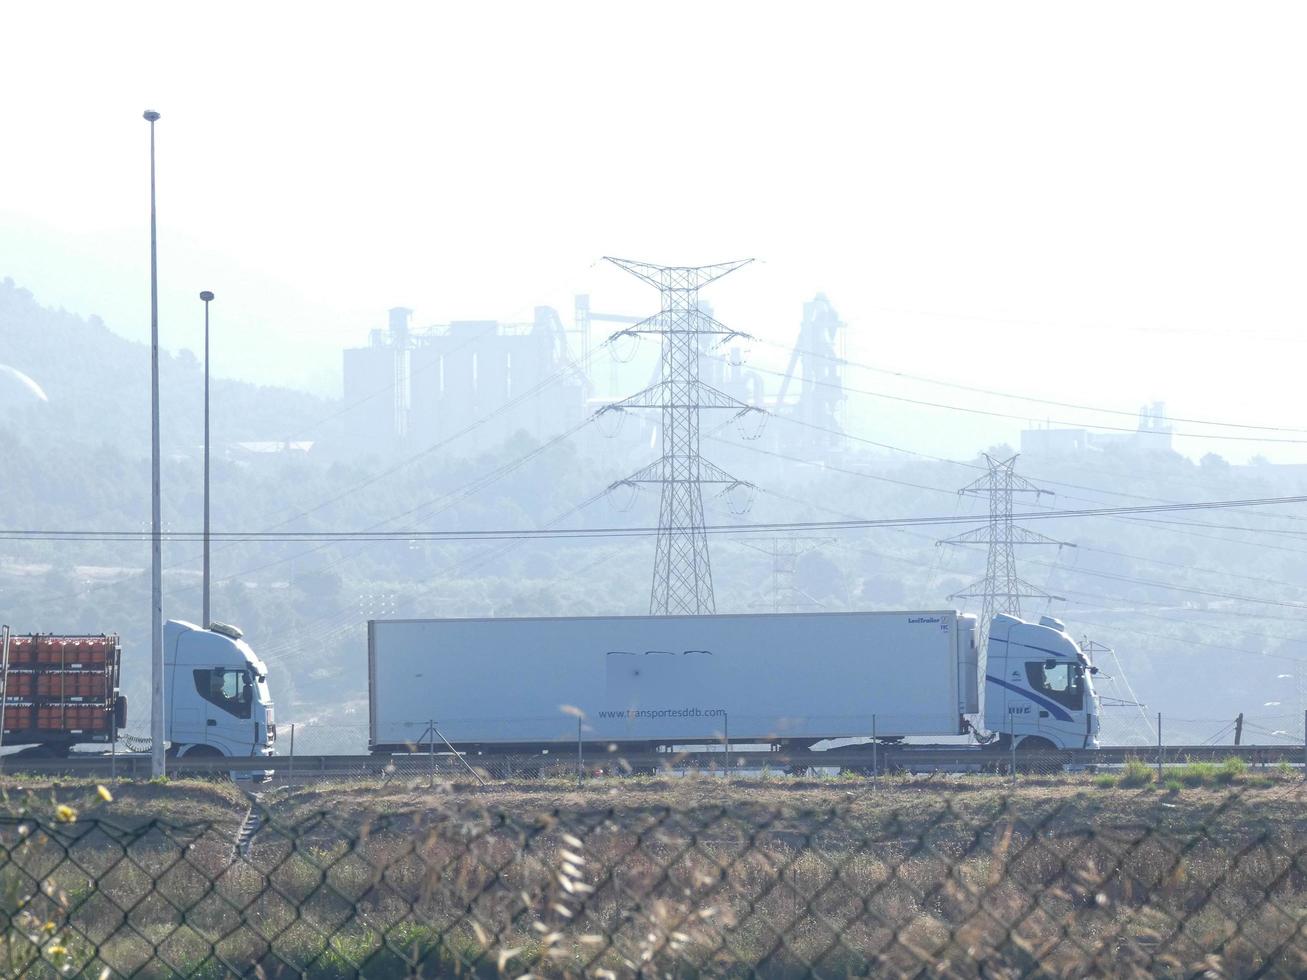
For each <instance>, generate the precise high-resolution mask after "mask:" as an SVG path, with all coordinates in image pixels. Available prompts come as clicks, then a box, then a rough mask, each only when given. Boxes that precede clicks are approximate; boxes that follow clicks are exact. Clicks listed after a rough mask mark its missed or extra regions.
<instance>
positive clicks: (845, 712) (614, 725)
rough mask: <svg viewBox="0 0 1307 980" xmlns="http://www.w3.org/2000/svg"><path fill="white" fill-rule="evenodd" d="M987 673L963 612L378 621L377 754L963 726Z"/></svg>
mask: <svg viewBox="0 0 1307 980" xmlns="http://www.w3.org/2000/svg"><path fill="white" fill-rule="evenodd" d="M977 678H978V663H977V650H976V620H975V617H973V616H964V615H960V614H959V613H957V612H954V611H951V610H941V611H927V612H859V613H811V614H782V615H765V614H759V615H730V616H622V617H594V618H556V619H429V620H380V621H372V622H370V623H369V624H368V682H369V683H368V691H369V707H370V712H369V717H370V722H371V730H370V743H371V748H372V750H373V751H375V752H385V751H405V750H411V749H413V748H424V749H425V748H426V747H431V746H432V745H433V743H434V746H435V747H436V748H437V749H439V750H443V748H444V745H443V740H448V742H449V743H451V744H452V745H453V746H455V747H457V748H458V749H460V750H469V751H494V750H500V751H517V750H537V751H538V750H540V749H541V748H548V747H549V746H551V745H554V746H557V745H560V744H562V743H570V744H572V745H575V744H576V742H577V740H578V738H580V739H581V740H582V741H584V742H589V743H599V744H602V745H604V746H607V745H610V744H614V743H615V744H617V745H619V746H622V747H624V748H628V747H629V748H635V747H640V748H645V749H649V748H654V747H665V746H670V745H688V744H703V743H710V742H719V741H722V740H725V739H729V740H730V741H732V742H749V743H772V744H786V745H791V746H804V745H812V744H813V743H815V742H819V741H822V740H824V739H829V738H844V737H858V736H861V737H868V736H871V735H872V734H873V733H874V734H876V735H877V736H880V737H891V738H893V737H905V736H946V735H962V734H965V733H966V732H967V731H968V730H969V728H968V721H967V719H966V717H965V716H966V715H974V714H976V713H977V712H978V711H979V710H980V707H979V703H978V700H979V691H978V684H977Z"/></svg>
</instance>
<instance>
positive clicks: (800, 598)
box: [741, 536, 833, 613]
mask: <svg viewBox="0 0 1307 980" xmlns="http://www.w3.org/2000/svg"><path fill="white" fill-rule="evenodd" d="M832 540H833V539H832V538H797V537H792V536H786V537H776V538H761V539H760V538H754V539H753V540H752V541H743V542H741V544H743V545H744V546H745V547H746V548H752V549H753V550H754V551H760V552H762V553H763V554H764V555H767V556H768V557H769V558H771V579H770V581H769V582H768V587H767V598H766V599H765V600H764V601H762V602H755V603H752V606H753V607H754V608H755V609H770V610H771V611H772V612H774V613H780V612H798V611H799V610H800V609H812V608H820V607H821V605H822V603H821V602H820V601H819V600H818V599H815V598H813V597H812V596H810V595H809V594H808V593H807V592H804V591H803V589H801V588H799V587H798V586H797V585H795V584H794V577H795V574H796V573H797V572H798V570H799V559H800V558H801V557H802V556H804V555H806V554H807V553H808V552H810V551H814V550H816V549H817V548H820V547H821V546H822V545H823V544H828V543H829V542H830V541H832Z"/></svg>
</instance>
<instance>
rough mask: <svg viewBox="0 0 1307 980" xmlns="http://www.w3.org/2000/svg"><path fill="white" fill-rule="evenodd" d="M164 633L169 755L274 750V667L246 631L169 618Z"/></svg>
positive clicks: (236, 755)
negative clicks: (270, 675)
mask: <svg viewBox="0 0 1307 980" xmlns="http://www.w3.org/2000/svg"><path fill="white" fill-rule="evenodd" d="M163 636H164V641H163V642H164V668H165V669H164V678H165V684H166V685H167V689H166V692H165V703H166V712H165V738H166V739H167V740H168V742H169V749H168V753H169V755H171V756H173V757H177V758H187V757H190V758H198V757H203V756H208V757H211V758H212V757H218V756H227V757H232V758H250V757H256V756H271V755H273V753H274V751H275V744H276V738H277V728H276V722H275V720H274V717H273V705H272V697H271V695H270V694H269V692H268V668H267V666H266V665H265V664H264V663H263V661H262V660H260V659H259V658H258V656H256V655H255V653H254V651H253V650H251V649H250V646H249V644H248V643H246V642H245V641H244V640H243V639H242V638H241V637H242V634H241V631H240V630H239V629H237V628H236V627H234V626H227V625H224V624H222V623H213V624H212V625H210V626H209V628H208V629H205V628H203V627H201V626H196V625H195V624H194V623H187V622H184V621H181V620H169V621H168V622H167V623H165V624H164V628H163ZM241 775H244V776H248V775H251V774H249V773H242V774H241ZM254 775H257V774H254Z"/></svg>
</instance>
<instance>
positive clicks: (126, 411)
mask: <svg viewBox="0 0 1307 980" xmlns="http://www.w3.org/2000/svg"><path fill="white" fill-rule="evenodd" d="M251 356H252V357H253V356H258V355H257V352H251ZM0 364H3V365H8V366H10V367H12V368H15V369H17V370H18V371H22V372H23V373H24V374H26V375H28V376H30V377H31V378H32V379H33V380H35V381H36V382H37V384H39V385H40V386H41V388H42V389H43V390H44V391H45V393H46V395H47V396H48V397H49V401H48V402H41V401H40V400H39V399H38V398H37V397H35V395H34V394H32V393H30V392H28V391H26V390H24V389H23V387H22V385H21V383H20V382H18V381H16V380H15V379H13V378H12V377H10V376H5V377H0V428H3V429H7V430H9V435H10V437H11V438H18V439H20V440H21V441H23V442H24V443H27V444H28V445H31V446H35V447H41V446H44V447H46V448H48V449H50V450H55V449H56V448H57V449H58V451H60V452H67V453H69V454H72V453H74V452H76V451H84V450H87V449H97V448H100V447H112V448H113V449H115V450H116V451H118V452H120V453H122V454H123V455H124V456H126V457H127V458H128V459H134V458H138V457H144V456H148V455H149V451H150V425H149V419H150V415H149V412H150V400H149V399H150V383H149V382H150V350H149V347H148V346H147V345H145V344H140V343H134V342H132V341H129V340H126V339H124V338H123V337H120V336H118V335H117V334H115V333H113V332H112V331H111V330H110V329H109V328H108V326H106V325H105V323H104V322H103V321H102V320H101V319H100V318H99V317H97V316H91V317H89V318H83V317H80V316H75V315H73V314H71V313H68V312H66V311H64V310H55V309H50V308H48V307H44V306H41V305H40V303H39V302H38V301H37V298H36V297H34V296H33V295H32V294H31V293H30V292H29V291H27V290H26V289H23V288H22V287H21V286H19V285H17V284H16V283H15V282H14V281H13V280H12V279H8V278H6V279H4V280H3V281H0ZM159 374H160V398H161V406H162V409H161V417H162V442H163V448H164V451H165V453H167V454H172V455H189V454H191V453H193V452H194V451H195V447H196V446H198V445H200V443H201V442H202V439H203V427H202V426H203V417H202V406H203V367H202V365H201V363H200V362H199V360H197V359H196V357H195V355H194V354H192V353H191V352H189V351H181V352H179V353H173V352H161V354H160V364H159ZM211 404H212V406H213V439H214V442H215V444H224V443H229V442H235V441H243V440H274V439H311V438H313V437H314V433H313V432H312V431H311V428H312V425H313V424H314V423H315V422H316V421H317V420H319V419H322V418H323V417H325V416H327V415H328V414H330V411H331V403H329V402H327V401H326V400H324V399H321V398H317V397H315V396H313V395H309V394H306V393H303V392H297V391H291V390H289V389H286V388H273V387H262V386H258V385H251V384H247V383H245V382H241V381H231V380H227V379H214V381H213V385H212V394H211Z"/></svg>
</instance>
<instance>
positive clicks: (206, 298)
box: [200, 289, 213, 303]
mask: <svg viewBox="0 0 1307 980" xmlns="http://www.w3.org/2000/svg"><path fill="white" fill-rule="evenodd" d="M200 299H202V300H204V302H206V303H207V302H209V300H211V299H213V293H211V292H209V291H208V290H207V289H206V290H205V291H204V292H202V293H200Z"/></svg>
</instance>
